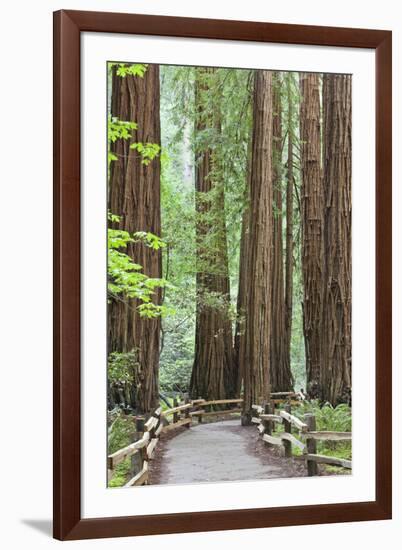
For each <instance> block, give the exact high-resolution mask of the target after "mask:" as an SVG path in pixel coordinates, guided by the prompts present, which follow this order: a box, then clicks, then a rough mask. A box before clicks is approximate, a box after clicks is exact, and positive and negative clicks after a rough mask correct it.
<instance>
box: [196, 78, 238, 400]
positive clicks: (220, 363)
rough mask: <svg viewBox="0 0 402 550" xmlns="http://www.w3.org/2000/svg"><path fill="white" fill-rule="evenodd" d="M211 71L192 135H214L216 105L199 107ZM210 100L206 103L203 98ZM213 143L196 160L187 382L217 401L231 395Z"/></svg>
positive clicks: (220, 194) (199, 92) (219, 185)
mask: <svg viewBox="0 0 402 550" xmlns="http://www.w3.org/2000/svg"><path fill="white" fill-rule="evenodd" d="M214 78H216V71H215V70H214V69H198V70H197V76H196V105H197V106H198V107H197V108H198V112H197V121H196V132H199V133H200V134H201V133H202V132H205V130H210V129H212V130H213V131H214V132H216V133H217V134H219V133H220V126H221V122H220V112H219V101H217V103H215V104H214V105H213V107H212V108H211V107H209V106H207V107H206V106H205V99H206V95H208V94H209V88H210V84H211V83H213V79H214ZM207 99H209V101H210V98H207ZM220 162H221V160H220V157H219V152H218V151H217V147H216V143H215V144H212V146H208V147H207V148H205V150H203V151H202V152H201V153H197V156H196V178H195V189H196V199H195V202H196V215H197V221H196V241H197V260H196V261H197V275H196V286H197V306H196V329H195V355H194V364H193V370H192V375H191V381H190V393H191V395H192V396H193V397H199V396H200V397H203V398H205V399H223V398H225V397H232V396H233V395H234V394H235V393H236V382H237V380H236V378H235V373H234V361H233V335H232V322H231V319H230V315H229V306H230V284H229V267H228V252H227V235H226V223H225V192H224V182H223V180H222V169H221V165H220Z"/></svg>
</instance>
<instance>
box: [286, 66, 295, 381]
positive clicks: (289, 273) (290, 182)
mask: <svg viewBox="0 0 402 550" xmlns="http://www.w3.org/2000/svg"><path fill="white" fill-rule="evenodd" d="M291 79H293V75H292V73H288V74H287V75H286V96H287V106H288V112H287V115H288V116H287V130H288V155H287V157H288V158H287V173H286V258H285V270H286V281H285V339H286V342H285V349H286V354H287V357H288V358H289V359H288V360H289V365H291V361H290V346H291V341H292V315H293V248H294V240H293V186H294V176H293V162H294V159H293V104H292V102H293V99H292V82H291ZM293 383H294V381H293Z"/></svg>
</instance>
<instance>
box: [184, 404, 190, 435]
mask: <svg viewBox="0 0 402 550" xmlns="http://www.w3.org/2000/svg"><path fill="white" fill-rule="evenodd" d="M184 403H185V404H186V405H188V404H189V403H190V399H189V398H188V397H187V399H186V400H185V402H184ZM184 418H186V419H188V418H191V416H190V407H189V408H188V409H186V410H185V413H184ZM190 426H191V422H189V423H188V424H186V427H187V428H189V427H190Z"/></svg>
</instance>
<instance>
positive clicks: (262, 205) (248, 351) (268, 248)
mask: <svg viewBox="0 0 402 550" xmlns="http://www.w3.org/2000/svg"><path fill="white" fill-rule="evenodd" d="M253 103H254V105H253V141H252V165H251V179H250V227H249V238H248V250H247V274H248V293H247V294H248V295H247V304H246V319H245V360H244V372H243V374H244V402H243V423H245V424H246V423H249V422H250V421H251V414H252V413H251V410H252V409H251V406H252V405H253V403H256V402H259V401H261V400H263V401H264V400H268V399H269V397H270V372H269V371H270V335H271V309H272V308H271V285H272V231H273V228H272V215H271V212H272V193H273V189H272V188H273V186H272V162H271V151H272V74H271V73H270V72H269V71H256V73H255V80H254V98H253Z"/></svg>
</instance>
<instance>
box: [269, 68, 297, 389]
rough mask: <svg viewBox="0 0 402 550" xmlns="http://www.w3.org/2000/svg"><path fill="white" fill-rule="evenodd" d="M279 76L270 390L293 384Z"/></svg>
mask: <svg viewBox="0 0 402 550" xmlns="http://www.w3.org/2000/svg"><path fill="white" fill-rule="evenodd" d="M281 84H282V82H281V77H280V75H279V74H278V73H274V75H273V147H272V167H273V209H272V216H273V221H272V225H273V248H272V289H271V305H272V322H271V326H272V330H271V365H270V366H271V387H272V391H274V392H275V391H277V392H278V391H288V390H291V389H292V387H293V378H292V372H291V370H290V347H289V345H290V341H289V340H288V333H287V326H286V322H287V311H286V307H285V288H284V283H285V281H284V273H283V234H282V232H283V224H282V216H283V213H282V121H281V117H282V105H281Z"/></svg>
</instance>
